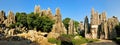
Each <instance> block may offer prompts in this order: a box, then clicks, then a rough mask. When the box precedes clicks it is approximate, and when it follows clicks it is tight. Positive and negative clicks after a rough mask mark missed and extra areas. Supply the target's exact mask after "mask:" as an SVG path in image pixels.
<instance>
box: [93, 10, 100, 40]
mask: <svg viewBox="0 0 120 45" xmlns="http://www.w3.org/2000/svg"><path fill="white" fill-rule="evenodd" d="M91 13H92V14H91V33H92V38H93V39H97V38H98V25H99V15H98V12H95V11H94V9H92V11H91Z"/></svg>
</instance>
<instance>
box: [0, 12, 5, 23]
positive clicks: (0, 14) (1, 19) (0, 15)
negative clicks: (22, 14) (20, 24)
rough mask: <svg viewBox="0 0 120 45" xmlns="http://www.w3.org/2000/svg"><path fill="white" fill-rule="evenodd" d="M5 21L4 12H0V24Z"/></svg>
mask: <svg viewBox="0 0 120 45" xmlns="http://www.w3.org/2000/svg"><path fill="white" fill-rule="evenodd" d="M5 19H6V16H5V12H4V11H0V24H2V23H3V22H4V20H5Z"/></svg>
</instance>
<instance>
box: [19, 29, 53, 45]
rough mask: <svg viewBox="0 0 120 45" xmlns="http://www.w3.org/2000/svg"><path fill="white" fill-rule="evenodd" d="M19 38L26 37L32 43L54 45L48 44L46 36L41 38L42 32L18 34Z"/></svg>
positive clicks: (31, 31)
mask: <svg viewBox="0 0 120 45" xmlns="http://www.w3.org/2000/svg"><path fill="white" fill-rule="evenodd" d="M17 36H20V37H24V38H26V39H29V40H31V41H32V42H37V43H39V44H40V45H54V44H51V43H49V42H48V39H47V38H46V37H44V36H41V34H40V32H36V31H33V30H30V31H29V32H28V33H22V34H18V35H17Z"/></svg>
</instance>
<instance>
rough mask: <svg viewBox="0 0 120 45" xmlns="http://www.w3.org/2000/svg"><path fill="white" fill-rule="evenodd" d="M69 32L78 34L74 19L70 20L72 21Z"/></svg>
mask: <svg viewBox="0 0 120 45" xmlns="http://www.w3.org/2000/svg"><path fill="white" fill-rule="evenodd" d="M68 34H72V35H75V34H76V30H75V25H74V21H73V20H70V22H69V27H68Z"/></svg>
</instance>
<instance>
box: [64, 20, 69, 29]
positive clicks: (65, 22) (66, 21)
mask: <svg viewBox="0 0 120 45" xmlns="http://www.w3.org/2000/svg"><path fill="white" fill-rule="evenodd" d="M69 21H70V18H65V19H63V24H64V25H65V28H66V29H67V30H68V26H69Z"/></svg>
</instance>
